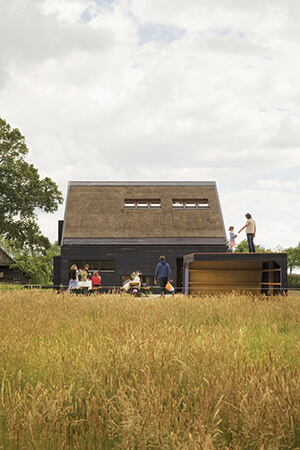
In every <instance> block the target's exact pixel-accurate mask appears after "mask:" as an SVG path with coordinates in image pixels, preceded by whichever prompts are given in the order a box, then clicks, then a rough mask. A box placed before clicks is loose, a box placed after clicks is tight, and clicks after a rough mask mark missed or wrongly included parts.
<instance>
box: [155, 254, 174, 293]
mask: <svg viewBox="0 0 300 450" xmlns="http://www.w3.org/2000/svg"><path fill="white" fill-rule="evenodd" d="M157 280H158V282H159V287H160V295H161V296H163V295H164V294H165V293H166V292H167V289H166V284H167V283H168V281H170V282H171V283H172V281H173V276H172V272H171V269H170V266H169V264H168V263H167V262H166V258H165V257H164V256H161V257H160V258H159V263H158V264H157V266H156V270H155V275H154V282H155V283H156V282H157Z"/></svg>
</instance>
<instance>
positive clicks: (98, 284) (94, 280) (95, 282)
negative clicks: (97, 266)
mask: <svg viewBox="0 0 300 450" xmlns="http://www.w3.org/2000/svg"><path fill="white" fill-rule="evenodd" d="M92 285H93V289H94V288H95V289H97V288H100V287H101V277H100V276H99V272H94V275H93V276H92Z"/></svg>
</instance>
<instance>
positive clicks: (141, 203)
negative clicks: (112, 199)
mask: <svg viewBox="0 0 300 450" xmlns="http://www.w3.org/2000/svg"><path fill="white" fill-rule="evenodd" d="M124 208H125V209H160V208H161V200H160V199H159V198H158V199H125V200H124Z"/></svg>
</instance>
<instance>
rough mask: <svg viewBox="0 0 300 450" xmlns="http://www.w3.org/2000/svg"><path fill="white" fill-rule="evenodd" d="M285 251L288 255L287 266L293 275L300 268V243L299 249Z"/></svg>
mask: <svg viewBox="0 0 300 450" xmlns="http://www.w3.org/2000/svg"><path fill="white" fill-rule="evenodd" d="M284 251H285V252H286V253H287V266H288V269H289V272H290V274H291V273H292V272H293V270H294V269H296V268H299V267H300V242H299V243H298V245H297V247H288V248H286V249H285V250H284Z"/></svg>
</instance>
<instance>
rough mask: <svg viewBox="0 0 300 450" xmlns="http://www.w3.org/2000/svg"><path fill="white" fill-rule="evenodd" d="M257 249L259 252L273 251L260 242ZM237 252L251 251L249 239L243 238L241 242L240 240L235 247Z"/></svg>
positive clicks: (256, 246)
mask: <svg viewBox="0 0 300 450" xmlns="http://www.w3.org/2000/svg"><path fill="white" fill-rule="evenodd" d="M255 250H256V252H257V253H269V252H271V250H270V249H266V248H265V247H263V246H262V245H260V244H258V245H255ZM235 252H236V253H248V252H249V249H248V243H247V239H243V240H242V241H241V242H239V243H238V244H237V246H236V247H235Z"/></svg>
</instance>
